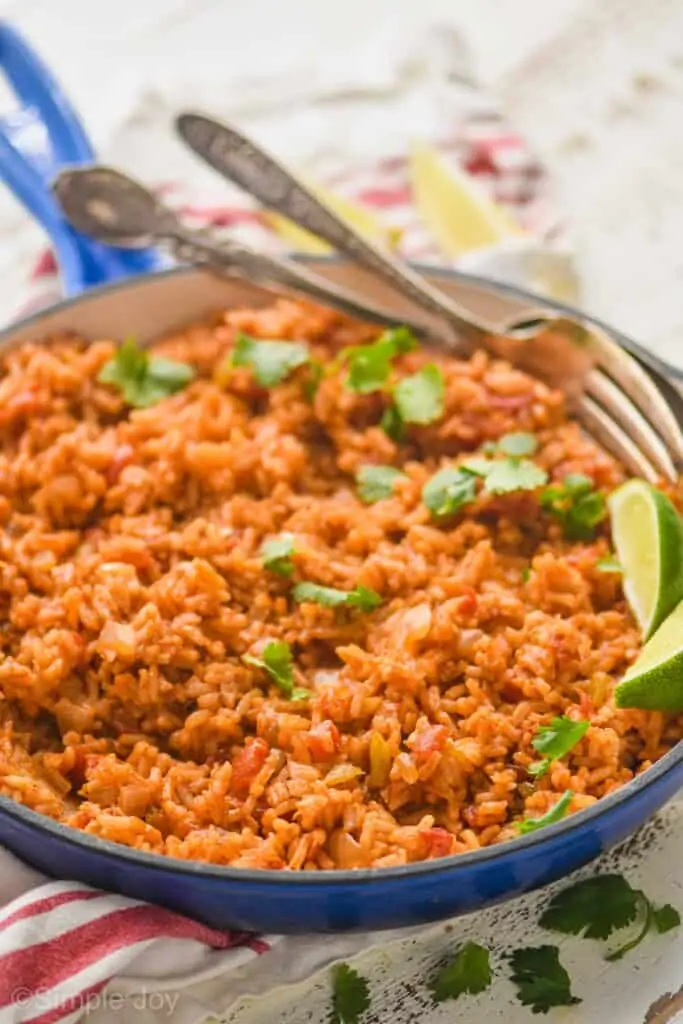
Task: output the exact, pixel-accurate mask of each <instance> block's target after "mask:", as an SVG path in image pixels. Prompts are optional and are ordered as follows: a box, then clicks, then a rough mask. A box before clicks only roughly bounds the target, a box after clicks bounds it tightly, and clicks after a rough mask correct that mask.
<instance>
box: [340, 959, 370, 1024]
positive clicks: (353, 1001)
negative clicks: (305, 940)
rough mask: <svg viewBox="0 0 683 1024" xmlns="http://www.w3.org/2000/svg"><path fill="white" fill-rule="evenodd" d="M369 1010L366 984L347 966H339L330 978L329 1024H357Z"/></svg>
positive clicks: (368, 993)
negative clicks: (330, 1003)
mask: <svg viewBox="0 0 683 1024" xmlns="http://www.w3.org/2000/svg"><path fill="white" fill-rule="evenodd" d="M369 1008H370V992H369V990H368V983H367V981H366V980H365V978H363V977H362V976H361V975H360V974H359V973H358V971H356V970H354V968H353V967H349V965H348V964H339V966H338V967H337V968H335V971H334V974H333V976H332V1019H331V1024H358V1022H359V1021H360V1018H361V1016H362V1014H363V1013H365V1011H366V1010H368V1009H369Z"/></svg>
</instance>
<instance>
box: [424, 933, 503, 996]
mask: <svg viewBox="0 0 683 1024" xmlns="http://www.w3.org/2000/svg"><path fill="white" fill-rule="evenodd" d="M490 984H491V965H490V962H489V951H488V949H486V948H485V947H484V946H479V945H477V943H476V942H466V943H465V945H464V946H463V947H462V948H461V949H459V950H458V952H457V953H456V955H455V957H454V958H453V960H451V962H450V963H449V964H446V966H445V967H442V969H441V970H440V971H439V973H438V974H437V975H436V977H435V978H434V980H433V981H432V982H431V984H430V986H429V987H430V989H431V992H432V995H433V997H434V1001H435V1002H436V1003H441V1002H443V1001H444V1000H445V999H457V998H458V996H461V995H463V994H464V993H466V992H469V993H470V994H471V995H476V993H478V992H484V991H485V990H486V989H487V988H488V987H489V985H490Z"/></svg>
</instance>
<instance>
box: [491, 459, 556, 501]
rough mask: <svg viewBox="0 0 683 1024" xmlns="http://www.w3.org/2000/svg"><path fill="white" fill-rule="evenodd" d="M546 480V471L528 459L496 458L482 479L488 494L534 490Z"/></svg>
mask: <svg viewBox="0 0 683 1024" xmlns="http://www.w3.org/2000/svg"><path fill="white" fill-rule="evenodd" d="M547 480H548V474H547V473H546V471H545V470H544V469H541V467H540V466H537V465H536V464H535V463H533V462H529V460H528V459H496V461H495V462H494V463H493V469H492V470H491V472H490V473H488V475H487V476H486V477H485V479H484V490H485V491H488V492H489V494H510V493H511V492H512V491H534V490H536V488H537V487H542V486H543V484H544V483H546V482H547Z"/></svg>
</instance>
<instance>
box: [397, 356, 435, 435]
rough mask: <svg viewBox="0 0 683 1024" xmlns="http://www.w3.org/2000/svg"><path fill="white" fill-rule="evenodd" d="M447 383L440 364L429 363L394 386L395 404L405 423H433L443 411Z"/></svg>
mask: <svg viewBox="0 0 683 1024" xmlns="http://www.w3.org/2000/svg"><path fill="white" fill-rule="evenodd" d="M445 393H446V385H445V383H444V379H443V373H442V372H441V370H440V369H439V367H438V366H435V365H434V364H433V363H429V364H428V365H427V366H423V367H422V369H421V370H418V372H417V373H413V374H411V375H410V376H409V377H404V378H403V380H401V381H399V382H398V384H397V385H396V387H395V388H394V405H395V406H396V411H397V412H398V415H399V416H400V418H401V420H402V421H403V422H404V423H418V424H422V425H425V424H427V423H433V422H434V420H437V419H438V418H439V416H441V415H442V413H443V404H444V397H445Z"/></svg>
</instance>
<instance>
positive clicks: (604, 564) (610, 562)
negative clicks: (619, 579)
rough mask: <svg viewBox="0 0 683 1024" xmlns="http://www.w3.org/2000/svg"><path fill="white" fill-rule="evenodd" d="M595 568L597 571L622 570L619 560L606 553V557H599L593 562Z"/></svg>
mask: <svg viewBox="0 0 683 1024" xmlns="http://www.w3.org/2000/svg"><path fill="white" fill-rule="evenodd" d="M595 568H596V569H597V570H598V572H623V571H624V567H623V566H622V564H621V562H619V561H618V560H617V559H616V558H614V557H613V556H611V555H608V556H607V557H606V558H599V559H598V561H597V562H596V563H595Z"/></svg>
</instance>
